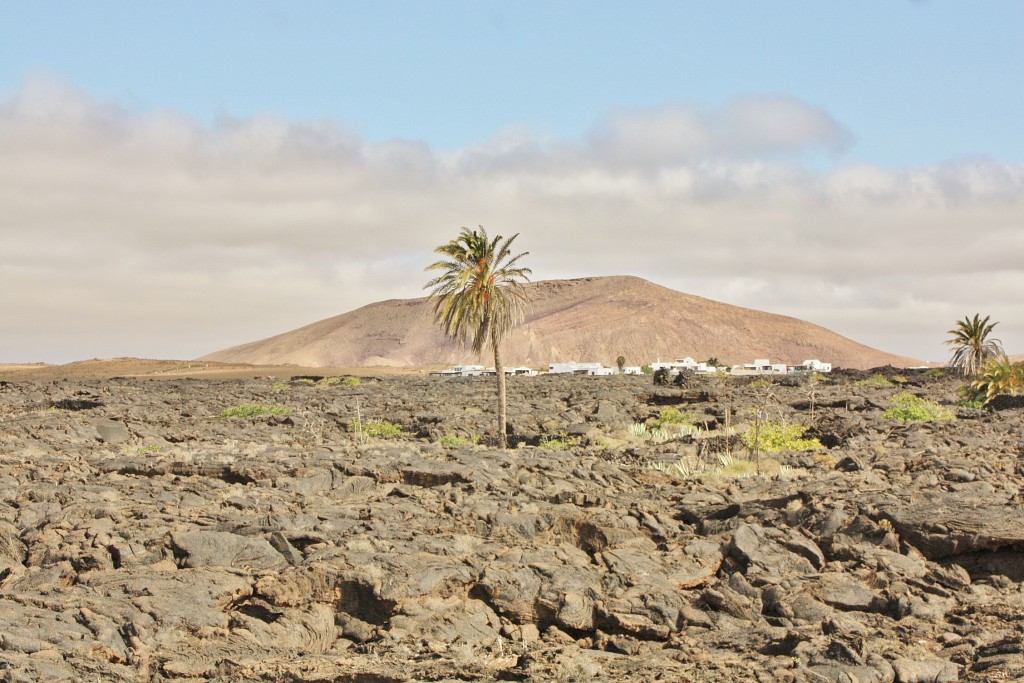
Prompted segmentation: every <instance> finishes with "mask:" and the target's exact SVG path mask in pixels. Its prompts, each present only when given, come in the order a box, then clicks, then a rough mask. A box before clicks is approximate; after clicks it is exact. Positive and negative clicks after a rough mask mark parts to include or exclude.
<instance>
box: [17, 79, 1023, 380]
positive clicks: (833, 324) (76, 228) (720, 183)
mask: <svg viewBox="0 0 1024 683" xmlns="http://www.w3.org/2000/svg"><path fill="white" fill-rule="evenodd" d="M849 141H850V134H849V133H848V132H847V131H845V130H844V129H843V127H842V126H841V125H840V124H838V123H837V122H836V121H835V120H833V119H832V117H831V116H829V115H828V114H827V113H826V112H823V111H821V110H819V109H816V108H814V107H812V106H810V105H808V104H806V103H803V102H800V101H799V100H796V99H794V98H790V97H785V96H764V97H742V98H737V99H736V100H734V101H732V102H729V103H727V104H726V105H725V106H723V107H722V108H721V109H719V110H717V111H703V110H700V109H698V108H696V107H693V106H685V105H665V106H663V107H658V108H654V109H651V110H642V111H641V110H633V111H621V112H615V113H612V114H609V115H608V116H606V117H604V118H602V119H600V120H599V121H598V122H597V123H596V124H595V126H594V129H593V131H592V132H591V133H590V134H589V135H587V136H585V137H584V138H583V139H582V140H578V141H571V140H550V139H539V138H537V137H535V136H534V135H532V134H531V133H530V132H529V131H526V130H522V129H508V130H505V131H502V132H501V133H499V134H498V135H496V136H495V137H494V139H492V140H488V141H482V142H481V143H479V144H477V145H475V146H473V147H471V148H467V149H462V150H446V151H442V150H434V149H431V148H430V147H429V146H427V145H425V144H423V143H420V142H415V141H405V140H391V141H387V142H383V143H377V144H373V143H369V142H367V141H365V140H363V139H361V138H359V137H358V136H356V135H354V134H353V133H351V132H350V131H348V130H346V129H345V128H344V126H342V125H340V124H338V123H335V122H331V121H298V122H295V121H286V120H282V119H280V118H278V117H275V116H273V115H269V114H268V115H262V116H259V117H254V118H250V119H243V120H234V119H230V118H225V119H223V120H222V121H220V122H218V123H217V124H216V125H215V126H213V127H203V126H200V125H198V124H196V123H195V122H193V121H191V120H189V119H188V118H187V117H185V116H183V115H181V114H179V113H176V112H173V111H137V110H133V109H131V108H127V107H122V106H119V105H117V104H116V103H115V104H111V103H107V102H102V101H98V100H96V99H95V98H93V97H91V96H89V95H88V94H85V93H82V92H80V91H77V90H75V89H74V88H72V87H69V86H67V85H62V84H56V83H53V82H47V81H39V80H34V81H29V82H28V83H26V84H25V86H24V87H23V88H22V89H21V90H20V91H18V92H16V93H14V95H13V96H11V97H9V98H8V99H7V100H4V101H0V158H2V159H4V163H3V164H0V236H2V238H3V245H4V247H3V249H4V251H3V253H4V257H5V258H4V260H3V262H2V263H0V275H2V277H3V282H4V284H5V286H4V287H3V289H2V291H0V314H2V315H3V318H4V320H5V323H6V324H7V328H6V329H7V330H8V332H7V333H5V338H4V341H3V343H2V344H3V345H2V346H0V361H12V360H16V361H31V360H49V361H66V360H72V359H76V358H82V357H93V356H115V355H139V356H160V357H194V356H198V355H201V354H203V353H207V352H210V351H214V350H216V349H219V348H222V347H225V346H228V345H231V344H236V343H240V342H244V341H249V340H252V339H256V338H259V337H263V336H269V335H271V334H276V333H278V332H283V331H286V330H288V329H292V328H294V327H297V326H299V325H302V324H306V323H309V322H313V321H315V320H319V319H321V318H325V317H328V316H331V315H335V314H338V313H342V312H345V311H347V310H351V309H353V308H356V307H358V306H362V305H365V304H367V303H370V302H373V301H376V300H379V299H384V298H395V297H415V296H420V295H421V294H422V289H421V288H422V285H423V283H424V282H426V280H427V276H426V274H425V273H423V271H422V267H423V266H424V265H426V264H427V263H429V262H430V259H431V258H432V254H431V251H432V249H433V247H434V246H436V245H437V244H440V243H441V242H444V241H446V240H447V239H450V238H451V237H453V236H454V235H455V234H456V233H457V230H458V228H460V227H462V226H474V225H477V224H482V225H485V226H486V227H487V228H488V229H489V230H490V231H491V232H492V233H503V234H510V233H514V232H520V233H521V237H520V238H519V242H518V244H519V245H520V246H521V248H523V249H527V250H529V251H531V255H530V257H529V265H531V266H532V267H533V269H534V274H535V276H536V277H537V278H538V279H547V278H555V277H581V276H587V275H602V274H625V273H628V274H635V275H640V276H642V277H646V278H648V279H650V280H653V281H655V282H658V283H660V284H663V285H665V286H669V287H673V288H675V289H679V290H681V291H687V292H690V293H693V294H698V295H701V296H706V297H709V298H713V299H719V300H722V301H726V302H728V303H733V304H738V305H743V306H748V307H752V308H759V309H762V310H770V311H773V312H779V313H785V314H787V315H794V316H797V317H800V318H804V319H807V320H810V321H812V322H816V323H818V324H822V325H825V326H826V327H830V328H832V329H835V330H836V331H838V332H840V333H842V334H845V335H847V336H849V337H852V338H854V339H857V340H858V341H863V342H865V343H869V344H871V345H873V346H877V347H879V348H883V349H885V350H888V351H893V352H897V353H903V354H906V355H912V356H918V357H927V358H929V359H935V358H943V357H945V356H944V354H945V351H944V349H943V347H942V344H941V342H942V340H943V338H944V336H945V330H947V329H949V327H950V326H951V325H952V323H953V322H954V321H955V320H957V319H960V318H962V317H963V316H964V315H966V314H973V313H974V312H975V311H978V312H981V313H983V314H988V313H990V314H992V316H993V318H994V319H996V320H1001V321H1003V323H1002V325H1001V326H1000V328H999V331H1000V333H1001V337H1002V339H1003V341H1004V342H1005V343H1006V345H1007V347H1008V349H1010V350H1014V349H1016V350H1024V322H1017V321H1015V320H1014V317H1013V316H1014V315H1019V292H1020V291H1024V268H1022V267H1021V266H1020V264H1019V255H1020V254H1021V253H1024V167H1022V166H1021V165H1014V164H1008V163H1003V162H1000V161H998V160H992V159H961V160H953V161H950V162H948V163H945V164H939V165H934V166H927V167H918V168H907V169H900V168H885V167H881V166H874V165H868V164H860V165H856V166H842V165H838V166H837V167H836V168H835V169H834V170H829V171H822V170H815V167H814V166H808V165H804V164H802V163H801V161H800V160H801V155H802V154H804V153H807V152H810V153H815V154H819V153H826V154H831V153H833V152H835V151H838V150H841V149H842V148H843V147H844V145H847V144H849Z"/></svg>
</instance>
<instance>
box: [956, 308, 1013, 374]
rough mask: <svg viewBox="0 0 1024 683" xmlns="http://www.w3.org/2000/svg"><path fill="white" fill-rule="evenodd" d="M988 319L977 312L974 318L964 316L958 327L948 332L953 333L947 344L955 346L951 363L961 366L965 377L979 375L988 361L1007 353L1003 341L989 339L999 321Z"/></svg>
mask: <svg viewBox="0 0 1024 683" xmlns="http://www.w3.org/2000/svg"><path fill="white" fill-rule="evenodd" d="M988 319H989V316H987V315H986V316H985V317H984V318H982V317H981V316H980V315H979V314H977V313H975V314H974V318H973V319H972V318H968V317H966V316H964V319H963V320H960V321H958V322H957V324H956V327H954V328H953V329H952V330H949V332H947V334H951V335H953V336H952V337H951V338H949V339H947V340H946V345H947V346H951V347H953V358H952V359H951V360H950V361H949V365H950V366H951V367H954V368H959V369H960V371H961V372H962V373H963V375H964V377H973V376H974V375H977V374H978V372H979V371H980V370H981V369H982V367H984V365H985V362H986V361H988V360H990V359H993V358H999V357H1000V356H1004V355H1006V354H1005V353H1004V352H1003V345H1002V342H1000V341H999V340H998V339H989V335H990V334H992V329H993V328H994V327H995V326H996V325H998V324H999V323H990V322H989V321H988Z"/></svg>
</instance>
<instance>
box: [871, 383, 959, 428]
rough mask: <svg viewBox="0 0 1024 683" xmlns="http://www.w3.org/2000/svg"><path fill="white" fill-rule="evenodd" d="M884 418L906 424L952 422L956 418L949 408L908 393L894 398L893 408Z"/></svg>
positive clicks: (884, 414)
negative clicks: (934, 421)
mask: <svg viewBox="0 0 1024 683" xmlns="http://www.w3.org/2000/svg"><path fill="white" fill-rule="evenodd" d="M882 416H883V417H884V418H885V419H887V420H902V421H904V422H931V421H932V420H952V419H953V418H954V417H956V416H955V415H954V414H953V411H951V410H950V409H949V408H944V407H942V406H940V405H939V404H938V403H936V402H935V401H929V400H928V399H926V398H921V397H920V396H915V395H914V394H911V393H908V392H906V391H904V392H901V393H899V394H896V395H895V396H893V397H892V407H891V408H889V410H887V411H885V412H884V413H883V414H882Z"/></svg>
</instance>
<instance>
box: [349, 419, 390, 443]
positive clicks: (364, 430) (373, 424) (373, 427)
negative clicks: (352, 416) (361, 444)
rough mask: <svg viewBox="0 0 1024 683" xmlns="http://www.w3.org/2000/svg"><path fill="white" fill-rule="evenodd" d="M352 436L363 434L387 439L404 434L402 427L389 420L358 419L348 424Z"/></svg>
mask: <svg viewBox="0 0 1024 683" xmlns="http://www.w3.org/2000/svg"><path fill="white" fill-rule="evenodd" d="M348 431H349V433H350V434H361V435H363V436H369V437H373V438H376V439H386V438H389V437H393V436H399V435H400V434H401V433H402V425H400V424H397V423H395V422H388V421H387V420H365V421H363V420H360V419H356V420H353V421H352V422H349V423H348Z"/></svg>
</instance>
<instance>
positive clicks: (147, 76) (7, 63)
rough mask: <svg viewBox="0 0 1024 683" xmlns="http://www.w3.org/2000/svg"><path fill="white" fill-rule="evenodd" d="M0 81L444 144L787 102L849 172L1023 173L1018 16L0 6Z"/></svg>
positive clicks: (328, 5)
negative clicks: (837, 136)
mask: <svg viewBox="0 0 1024 683" xmlns="http://www.w3.org/2000/svg"><path fill="white" fill-rule="evenodd" d="M2 7H3V15H4V21H3V25H4V26H5V27H6V28H4V29H0V30H2V31H3V33H2V36H3V41H2V44H3V46H4V47H3V48H2V55H3V59H2V60H0V85H2V86H3V87H4V89H5V90H7V91H11V90H13V89H15V88H17V87H18V86H19V84H20V83H21V82H22V81H23V80H24V79H25V78H26V77H27V76H30V75H33V74H45V75H53V76H56V77H60V78H65V79H68V80H70V81H71V82H73V83H75V84H76V85H77V86H79V87H81V88H83V89H85V90H87V91H88V92H90V93H93V94H95V95H97V96H99V97H103V98H112V99H116V100H118V101H120V102H123V103H125V104H128V105H130V106H135V107H139V108H143V109H149V108H159V107H171V108H174V109H177V110H180V111H183V112H185V113H187V114H189V115H191V116H193V117H196V119H197V120H199V121H203V122H206V123H211V122H213V121H215V120H216V118H217V117H219V116H223V115H227V116H236V117H245V116H251V115H253V114H258V113H261V112H267V111H271V112H275V113H277V114H279V115H282V116H284V117H287V118H297V119H321V118H327V119H331V120H334V121H337V122H340V123H341V124H343V125H345V126H347V127H349V128H350V129H351V130H353V131H355V132H357V133H359V134H360V135H362V136H365V137H366V138H367V139H368V140H372V141H382V140H386V139H389V138H396V137H397V138H403V139H409V140H423V141H425V142H427V143H429V144H431V145H436V146H439V147H444V148H455V147H461V146H464V145H467V144H471V143H473V142H476V141H479V140H482V139H486V138H488V137H490V136H491V135H493V134H494V133H495V132H497V131H498V130H500V129H502V128H503V127H506V126H525V127H528V128H530V129H531V130H533V131H536V132H537V133H540V134H550V135H553V136H557V137H562V138H570V139H571V138H574V137H578V136H581V135H583V134H584V133H585V132H586V130H587V129H588V128H589V126H590V124H591V123H592V122H593V121H594V120H595V119H596V118H597V117H599V116H600V115H602V114H603V113H606V112H609V111H612V110H614V109H616V108H620V107H622V108H643V107H652V106H657V105H659V104H663V103H665V102H694V103H696V104H698V105H699V106H703V107H717V106H720V105H721V104H723V103H724V102H726V101H727V100H728V99H730V98H731V97H734V96H735V95H737V94H741V93H759V94H761V93H765V94H767V93H785V94H788V95H791V96H794V97H797V98H799V99H802V100H804V101H806V102H808V103H810V104H813V105H814V106H818V107H821V108H823V109H825V110H827V111H829V112H831V113H832V114H833V116H835V117H836V118H837V120H839V121H840V122H841V123H842V124H843V125H844V126H846V127H848V128H849V129H850V130H851V131H853V134H854V136H855V140H854V141H853V143H852V144H851V146H850V148H849V150H848V155H849V156H848V158H850V159H855V160H866V161H872V162H876V163H885V164H896V165H911V164H920V163H930V162H937V161H943V160H947V159H950V158H955V157H960V156H971V155H979V154H988V155H994V156H998V157H1000V158H1003V159H1006V160H1010V161H1021V160H1022V159H1024V136H1022V135H1020V134H1019V131H1020V114H1021V112H1022V111H1024V88H1021V87H1020V83H1021V77H1022V76H1024V49H1022V48H1021V44H1022V43H1024V4H1022V3H1020V2H1017V1H1013V2H998V1H994V2H984V3H979V4H971V5H966V4H964V3H957V2H940V1H937V0H934V1H931V2H910V1H909V0H908V1H906V2H900V1H898V0H889V1H885V2H882V1H877V2H864V3H852V2H851V3H831V2H821V3H815V2H806V1H802V2H786V1H780V2H763V1H761V0H758V1H756V2H723V3H704V2H641V3H636V4H627V3H621V2H571V3H570V2H500V3H494V2H360V3H356V2H288V3H285V2H251V1H246V2H182V3H155V2H153V3H151V2H146V3H140V2H102V1H101V2H89V3H69V2H46V1H41V2H32V3H24V2H5V3H3V5H2Z"/></svg>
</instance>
